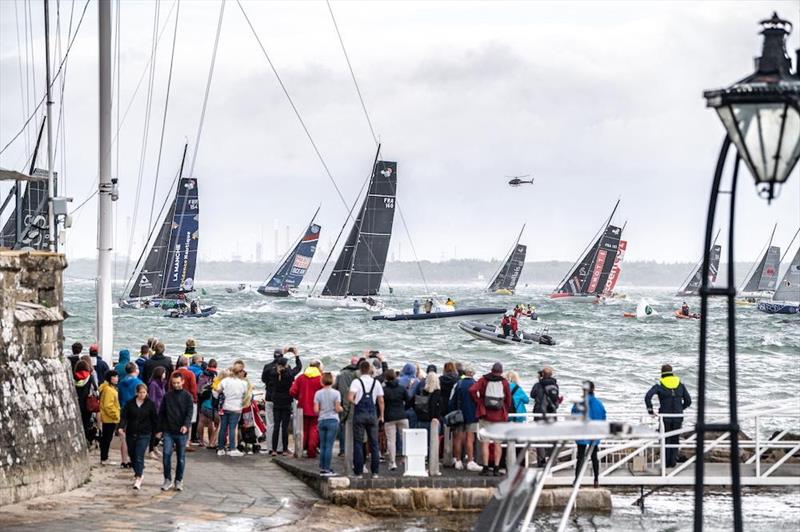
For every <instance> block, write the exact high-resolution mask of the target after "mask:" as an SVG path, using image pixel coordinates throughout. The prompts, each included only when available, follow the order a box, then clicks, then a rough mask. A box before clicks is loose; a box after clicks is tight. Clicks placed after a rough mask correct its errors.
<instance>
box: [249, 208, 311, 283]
mask: <svg viewBox="0 0 800 532" xmlns="http://www.w3.org/2000/svg"><path fill="white" fill-rule="evenodd" d="M319 232H320V226H319V225H317V224H315V223H312V224H311V225H309V226H308V229H306V233H305V235H303V238H302V239H301V240H300V242H298V243H297V245H296V246H295V247H294V249H292V252H291V253H289V254H288V255H287V256H286V259H285V260H284V261H283V263H281V265H280V267H279V268H278V270H277V271H276V272H275V274H274V275H273V276H272V277H270V278H269V280H267V281H266V282H265V283H264V284H262V285H261V286H260V287H259V288H258V291H259V292H260V293H262V294H263V293H266V292H269V291H270V289H272V291H278V290H288V289H290V288H297V287H298V286H299V285H300V283H301V282H302V281H303V277H304V276H305V274H306V272H307V271H308V267H309V266H310V265H311V259H313V258H314V252H315V251H316V250H317V242H318V241H319Z"/></svg>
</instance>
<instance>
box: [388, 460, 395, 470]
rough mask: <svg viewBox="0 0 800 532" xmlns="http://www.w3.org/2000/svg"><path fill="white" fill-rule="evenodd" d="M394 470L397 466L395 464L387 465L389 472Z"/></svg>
mask: <svg viewBox="0 0 800 532" xmlns="http://www.w3.org/2000/svg"><path fill="white" fill-rule="evenodd" d="M396 470H397V464H396V463H394V462H392V463H391V464H390V465H389V471H396Z"/></svg>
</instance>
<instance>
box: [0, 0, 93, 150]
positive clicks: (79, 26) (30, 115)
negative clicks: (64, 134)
mask: <svg viewBox="0 0 800 532" xmlns="http://www.w3.org/2000/svg"><path fill="white" fill-rule="evenodd" d="M89 1H90V0H86V3H85V4H84V5H83V12H82V13H81V18H80V20H78V26H77V27H76V28H75V34H74V35H73V36H72V41H70V43H69V46H67V51H66V53H65V54H64V59H63V60H62V61H61V63H60V64H59V65H58V70H57V71H56V73H55V75H54V76H53V78H52V79H51V80H50V87H52V86H53V84H54V83H55V82H56V80H57V79H58V76H59V75H60V74H61V69H62V68H63V67H64V63H65V62H66V61H67V57H68V56H69V53H70V51H71V50H72V45H73V44H75V39H76V38H77V37H78V30H80V28H81V24H82V23H83V18H84V16H85V15H86V8H88V7H89ZM26 45H27V42H26ZM46 99H47V95H44V96H42V98H41V99H40V100H39V103H38V104H37V105H36V107H35V108H34V109H33V111H32V112H30V113H28V118H27V120H25V123H23V124H22V127H21V128H20V130H19V131H18V132H17V133H16V134H15V135H14V136H13V137H12V138H11V140H9V141H8V142H7V143H6V144H5V145H4V146H3V148H2V149H0V155H3V153H5V151H6V150H7V149H8V147H9V146H11V144H13V143H14V141H15V140H17V139H18V138H19V137H20V135H22V134H23V133H24V132H25V131H27V127H28V124H30V123H31V121H32V120H33V119H34V118H35V117H36V113H37V112H38V111H39V108H41V106H42V105H43V104H44V101H45V100H46Z"/></svg>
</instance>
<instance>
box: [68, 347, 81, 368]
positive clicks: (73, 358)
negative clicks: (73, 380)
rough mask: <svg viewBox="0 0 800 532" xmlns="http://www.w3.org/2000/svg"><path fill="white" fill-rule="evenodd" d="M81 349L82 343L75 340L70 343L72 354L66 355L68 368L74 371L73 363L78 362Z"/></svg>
mask: <svg viewBox="0 0 800 532" xmlns="http://www.w3.org/2000/svg"><path fill="white" fill-rule="evenodd" d="M81 351H83V344H82V343H80V342H75V343H74V344H72V354H71V355H70V356H68V357H67V358H68V359H69V365H70V369H71V370H72V371H75V365H76V364H78V360H80V359H81Z"/></svg>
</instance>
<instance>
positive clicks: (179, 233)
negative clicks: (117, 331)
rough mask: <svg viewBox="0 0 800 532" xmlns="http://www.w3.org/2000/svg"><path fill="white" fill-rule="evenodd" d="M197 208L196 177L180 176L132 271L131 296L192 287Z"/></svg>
mask: <svg viewBox="0 0 800 532" xmlns="http://www.w3.org/2000/svg"><path fill="white" fill-rule="evenodd" d="M199 208H200V204H199V198H198V190H197V180H196V179H193V178H190V177H182V178H181V179H180V180H179V182H178V190H177V191H176V193H175V199H174V200H173V202H172V205H171V206H170V208H169V210H168V212H167V215H166V216H165V217H164V221H163V222H162V224H161V228H160V229H159V231H158V235H157V236H156V238H155V239H154V240H153V244H152V246H151V247H150V250H149V252H148V253H147V258H146V259H145V261H144V263H143V264H142V267H141V269H140V270H139V271H138V274H135V279H136V280H135V282H134V283H133V286H132V287H131V291H130V297H131V298H151V297H165V296H166V297H169V296H176V295H177V294H180V293H183V292H191V291H192V290H193V289H194V274H195V267H196V265H197V244H198V236H199V235H198V229H199V212H200V211H199Z"/></svg>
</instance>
